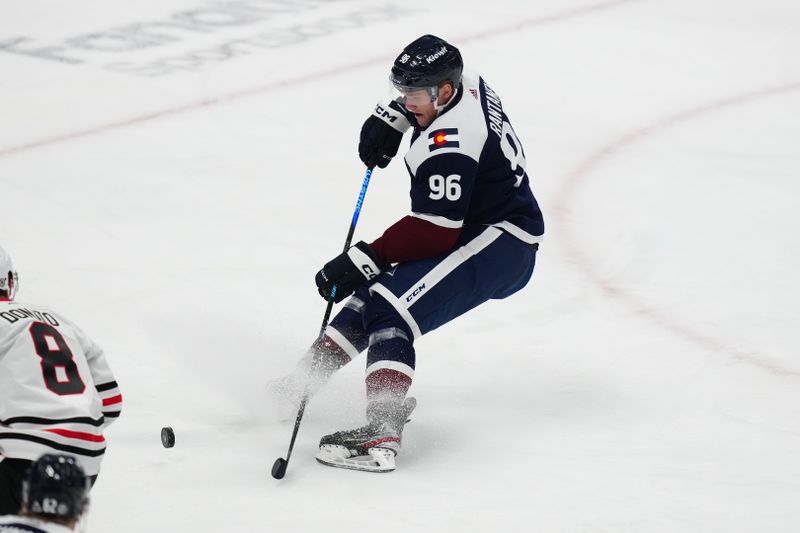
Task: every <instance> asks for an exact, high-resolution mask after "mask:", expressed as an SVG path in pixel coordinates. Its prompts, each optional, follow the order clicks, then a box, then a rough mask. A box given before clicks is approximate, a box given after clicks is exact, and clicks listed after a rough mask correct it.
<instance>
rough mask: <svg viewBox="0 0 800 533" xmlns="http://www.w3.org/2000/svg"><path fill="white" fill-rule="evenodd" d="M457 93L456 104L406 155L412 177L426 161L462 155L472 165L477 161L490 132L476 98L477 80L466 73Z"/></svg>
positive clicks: (418, 139) (471, 74)
mask: <svg viewBox="0 0 800 533" xmlns="http://www.w3.org/2000/svg"><path fill="white" fill-rule="evenodd" d="M459 91H460V94H458V95H456V96H455V97H454V98H458V101H457V102H456V104H455V105H453V107H451V108H449V109H448V110H447V112H445V113H442V114H441V115H439V116H438V117H437V118H436V119H435V120H434V121H433V122H432V123H431V125H430V126H428V127H427V128H426V129H425V131H423V132H421V133H420V135H419V136H418V137H416V138H415V139H413V140H412V142H411V147H410V148H409V150H408V153H407V154H406V165H408V168H409V170H410V171H411V173H412V174H414V175H416V174H417V169H419V167H420V166H421V165H422V164H423V163H425V161H427V160H428V159H430V158H432V157H437V156H439V155H443V154H463V155H465V156H467V157H468V158H470V159H472V160H473V161H474V162H475V163H477V162H478V161H479V160H480V157H481V153H482V152H483V147H484V144H485V143H486V138H487V136H488V131H489V130H488V126H487V122H486V116H485V114H484V112H483V107H482V106H481V101H480V97H479V95H480V77H479V76H478V75H477V74H476V73H473V72H469V71H465V72H464V75H463V78H462V81H461V89H459Z"/></svg>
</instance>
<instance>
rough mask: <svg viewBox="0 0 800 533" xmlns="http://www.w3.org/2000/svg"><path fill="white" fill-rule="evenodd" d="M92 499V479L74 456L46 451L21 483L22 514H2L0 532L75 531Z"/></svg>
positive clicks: (42, 532) (41, 532)
mask: <svg viewBox="0 0 800 533" xmlns="http://www.w3.org/2000/svg"><path fill="white" fill-rule="evenodd" d="M88 503H89V480H88V479H87V478H86V474H85V473H84V472H83V469H82V468H81V467H80V465H79V464H78V463H77V462H76V461H75V459H74V458H73V457H70V456H68V455H55V454H46V455H43V456H42V457H40V458H39V459H37V460H36V461H34V462H33V463H32V464H31V466H30V468H29V469H28V472H27V475H26V477H25V479H24V481H23V483H22V511H21V512H20V514H19V516H14V515H6V516H1V517H0V533H2V532H4V531H7V532H16V533H19V532H23V531H25V532H31V533H65V532H67V531H75V529H76V527H77V525H78V523H79V522H80V519H81V517H82V516H83V514H84V513H85V512H86V510H87V508H88Z"/></svg>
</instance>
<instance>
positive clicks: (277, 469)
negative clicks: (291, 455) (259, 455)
mask: <svg viewBox="0 0 800 533" xmlns="http://www.w3.org/2000/svg"><path fill="white" fill-rule="evenodd" d="M285 475H286V459H284V458H283V457H278V458H277V459H275V462H274V463H273V464H272V477H274V478H275V479H283V476H285Z"/></svg>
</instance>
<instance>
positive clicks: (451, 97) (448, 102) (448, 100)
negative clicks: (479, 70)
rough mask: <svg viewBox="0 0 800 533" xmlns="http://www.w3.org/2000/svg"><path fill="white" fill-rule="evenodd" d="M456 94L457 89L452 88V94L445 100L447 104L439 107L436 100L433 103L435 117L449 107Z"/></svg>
mask: <svg viewBox="0 0 800 533" xmlns="http://www.w3.org/2000/svg"><path fill="white" fill-rule="evenodd" d="M457 94H458V87H453V94H451V95H450V98H448V99H447V102H445V103H443V104H442V105H439V99H438V98H437V99H436V101H435V102H434V103H433V108H434V109H435V110H436V116H437V117H438V116H439V115H440V114H441V112H442V111H443V110H445V109H447V106H449V105H450V102H452V101H453V99H455V97H456V95H457Z"/></svg>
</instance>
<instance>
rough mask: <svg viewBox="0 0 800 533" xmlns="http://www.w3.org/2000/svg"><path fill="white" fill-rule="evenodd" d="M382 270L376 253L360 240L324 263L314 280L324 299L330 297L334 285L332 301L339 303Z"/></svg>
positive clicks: (381, 264)
mask: <svg viewBox="0 0 800 533" xmlns="http://www.w3.org/2000/svg"><path fill="white" fill-rule="evenodd" d="M382 271H383V263H382V261H381V260H380V259H379V258H378V255H377V254H376V253H375V251H374V250H373V249H372V248H371V247H370V245H369V244H367V243H365V242H363V241H361V242H359V243H357V244H356V245H355V246H351V247H350V248H349V249H348V250H347V251H346V252H344V253H342V254H339V255H338V256H336V257H334V258H333V259H331V260H330V261H328V262H327V263H325V266H324V267H322V270H320V271H319V272H317V275H316V276H315V277H314V281H315V282H316V284H317V289H318V290H319V294H320V296H322V297H323V298H325V299H326V300H329V299H330V297H331V292H332V291H333V288H334V287H336V293H335V294H334V297H333V301H334V302H336V303H339V302H341V301H342V300H344V299H345V298H347V297H348V296H350V295H351V294H353V293H354V292H355V291H356V289H358V288H359V287H360V286H361V285H362V284H364V283H365V282H366V281H368V280H371V279H372V278H374V277H377V276H378V274H380V273H381V272H382Z"/></svg>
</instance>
